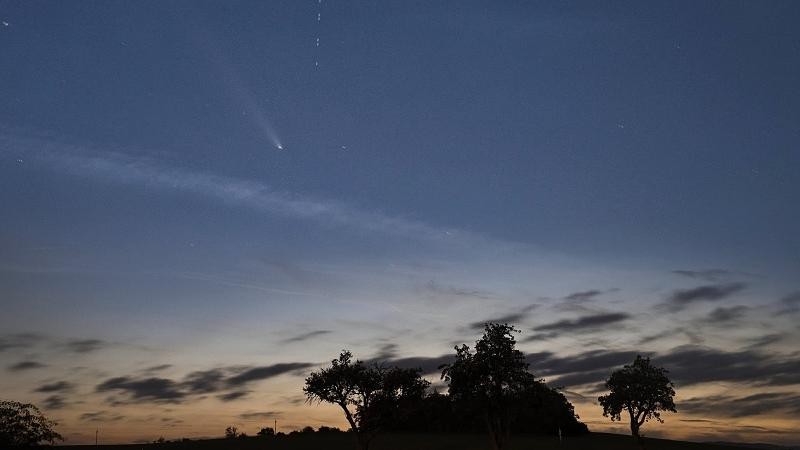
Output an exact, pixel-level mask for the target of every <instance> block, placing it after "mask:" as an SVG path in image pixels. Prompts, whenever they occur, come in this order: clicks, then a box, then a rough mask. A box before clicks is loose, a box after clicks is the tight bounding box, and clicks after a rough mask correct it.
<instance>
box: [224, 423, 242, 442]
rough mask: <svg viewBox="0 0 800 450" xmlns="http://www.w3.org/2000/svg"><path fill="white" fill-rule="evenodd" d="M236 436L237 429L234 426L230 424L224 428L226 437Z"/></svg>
mask: <svg viewBox="0 0 800 450" xmlns="http://www.w3.org/2000/svg"><path fill="white" fill-rule="evenodd" d="M236 436H239V429H238V428H236V427H235V426H233V425H231V426H229V427H228V428H225V437H226V438H228V439H233V438H235V437H236Z"/></svg>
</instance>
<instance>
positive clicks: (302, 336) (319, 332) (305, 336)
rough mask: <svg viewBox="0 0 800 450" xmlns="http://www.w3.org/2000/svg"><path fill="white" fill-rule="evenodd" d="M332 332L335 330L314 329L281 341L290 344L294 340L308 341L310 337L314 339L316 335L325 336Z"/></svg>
mask: <svg viewBox="0 0 800 450" xmlns="http://www.w3.org/2000/svg"><path fill="white" fill-rule="evenodd" d="M331 333H333V331H331V330H314V331H309V332H308V333H303V334H298V335H297V336H292V337H290V338H287V339H284V340H283V341H281V342H283V343H286V344H289V343H292V342H302V341H307V340H309V339H313V338H315V337H319V336H324V335H326V334H331Z"/></svg>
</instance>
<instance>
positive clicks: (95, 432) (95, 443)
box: [94, 428, 100, 447]
mask: <svg viewBox="0 0 800 450" xmlns="http://www.w3.org/2000/svg"><path fill="white" fill-rule="evenodd" d="M99 432H100V430H98V429H97V428H95V429H94V446H95V447H97V434H98V433H99Z"/></svg>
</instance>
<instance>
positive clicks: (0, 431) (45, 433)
mask: <svg viewBox="0 0 800 450" xmlns="http://www.w3.org/2000/svg"><path fill="white" fill-rule="evenodd" d="M55 426H56V423H55V422H53V421H52V420H50V419H48V418H46V417H45V416H44V415H43V414H42V413H41V411H39V408H37V407H36V406H34V405H32V404H30V403H19V402H10V401H0V448H6V447H33V446H37V445H40V444H42V443H48V444H50V445H52V444H54V443H55V441H63V440H64V438H63V437H61V435H60V434H58V433H56V432H55V430H54V429H53V428H54V427H55Z"/></svg>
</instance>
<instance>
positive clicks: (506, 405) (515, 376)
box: [442, 323, 542, 450]
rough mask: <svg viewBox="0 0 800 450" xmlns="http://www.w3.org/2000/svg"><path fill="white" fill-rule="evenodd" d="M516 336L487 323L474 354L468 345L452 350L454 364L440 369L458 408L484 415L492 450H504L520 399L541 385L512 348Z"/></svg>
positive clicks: (505, 326)
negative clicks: (454, 351)
mask: <svg viewBox="0 0 800 450" xmlns="http://www.w3.org/2000/svg"><path fill="white" fill-rule="evenodd" d="M515 332H519V330H517V329H516V328H514V327H513V326H511V325H508V324H498V323H487V324H486V326H485V329H484V333H483V337H481V338H480V339H479V340H478V341H477V342H476V343H475V352H474V353H472V351H471V350H470V348H469V347H468V346H467V345H462V346H461V347H455V350H456V358H455V362H453V363H452V364H446V365H444V366H442V369H443V370H442V379H444V380H445V381H446V382H447V383H448V385H449V394H450V397H451V398H452V399H453V401H454V402H456V403H457V404H459V405H460V407H461V408H469V409H473V410H474V411H476V412H478V413H480V414H482V415H483V419H484V422H485V423H486V427H487V430H488V432H489V439H490V442H491V445H492V448H493V449H495V450H503V449H505V448H506V446H507V445H508V440H509V437H510V435H511V427H512V422H513V419H514V418H515V417H516V416H518V414H517V413H518V412H519V410H521V409H522V408H524V407H525V406H524V401H522V399H525V398H528V397H529V394H530V393H531V391H532V390H534V389H535V387H536V386H537V384H540V383H542V382H541V381H539V380H537V379H536V378H535V377H534V376H533V374H532V373H530V372H529V370H528V363H527V362H526V361H525V355H524V354H523V353H522V352H521V351H519V350H517V349H516V348H515V345H516V342H515V340H514V334H513V333H515Z"/></svg>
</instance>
